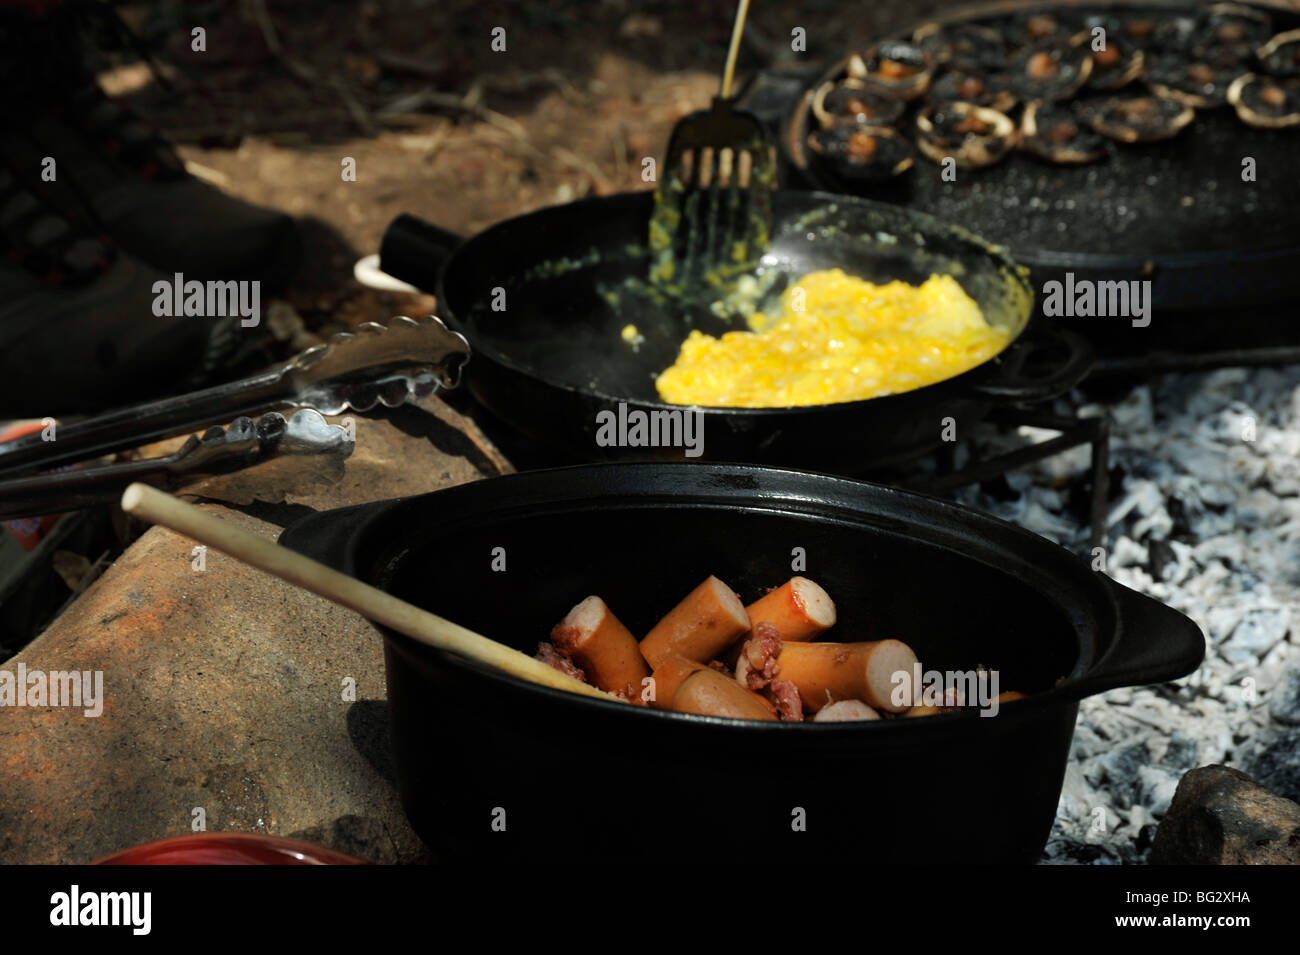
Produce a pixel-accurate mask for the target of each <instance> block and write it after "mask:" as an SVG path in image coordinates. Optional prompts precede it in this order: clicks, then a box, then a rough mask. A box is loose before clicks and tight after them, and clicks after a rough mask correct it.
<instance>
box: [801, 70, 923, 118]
mask: <svg viewBox="0 0 1300 955" xmlns="http://www.w3.org/2000/svg"><path fill="white" fill-rule="evenodd" d="M905 108H906V104H905V103H904V102H903V101H902V100H901V99H898V98H897V97H894V96H890V95H889V94H888V93H884V92H881V91H880V90H878V89H872V88H871V87H869V86H868V85H867V84H866V83H864V82H863V81H862V80H854V79H847V80H840V81H839V82H838V83H835V82H830V83H823V84H822V85H821V86H820V87H819V88H818V90H817V92H816V93H815V94H814V95H813V101H812V111H813V115H815V116H816V117H817V122H819V123H821V125H822V126H823V128H827V129H829V128H830V127H831V126H834V125H835V123H837V122H838V121H840V120H842V119H851V120H853V121H854V122H857V123H863V124H865V125H867V126H888V125H889V124H890V123H892V122H893V121H894V120H896V119H898V117H899V116H901V115H903V110H904V109H905Z"/></svg>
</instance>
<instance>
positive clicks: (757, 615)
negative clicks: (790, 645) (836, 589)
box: [745, 577, 835, 640]
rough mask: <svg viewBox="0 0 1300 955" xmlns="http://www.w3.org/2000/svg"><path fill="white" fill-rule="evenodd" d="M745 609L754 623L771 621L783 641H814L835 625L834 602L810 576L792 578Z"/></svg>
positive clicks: (752, 623) (755, 624)
mask: <svg viewBox="0 0 1300 955" xmlns="http://www.w3.org/2000/svg"><path fill="white" fill-rule="evenodd" d="M745 612H746V613H747V614H749V622H750V624H751V625H752V626H754V627H757V626H758V625H759V624H760V623H770V624H771V625H772V626H774V627H776V632H777V634H779V635H780V637H781V639H782V640H811V639H812V638H813V637H815V636H817V635H818V634H819V633H822V632H823V631H825V630H827V629H829V628H830V627H833V626H835V602H834V601H833V600H831V598H830V594H828V593H826V591H825V590H823V589H822V588H821V587H819V586H818V585H817V584H815V583H813V582H812V581H811V580H809V579H808V578H807V577H791V578H790V579H789V580H787V581H786V582H785V583H784V584H782V585H781V586H780V587H777V588H776V589H775V590H773V591H771V592H770V593H768V594H767V595H766V596H763V597H760V598H759V599H758V600H755V601H754V602H753V603H752V604H750V605H749V606H748V607H746V608H745Z"/></svg>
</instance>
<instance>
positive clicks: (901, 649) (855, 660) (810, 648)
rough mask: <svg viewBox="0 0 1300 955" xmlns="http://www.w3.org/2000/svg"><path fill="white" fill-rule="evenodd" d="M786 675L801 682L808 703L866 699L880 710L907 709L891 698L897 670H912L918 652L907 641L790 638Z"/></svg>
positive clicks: (783, 660) (784, 656)
mask: <svg viewBox="0 0 1300 955" xmlns="http://www.w3.org/2000/svg"><path fill="white" fill-rule="evenodd" d="M777 662H778V663H780V665H781V679H783V680H790V681H792V682H793V683H794V684H795V685H796V686H797V687H799V693H800V695H801V696H802V697H803V699H804V705H805V706H807V707H808V709H810V710H819V709H821V708H822V707H823V706H825V705H826V704H828V703H833V702H835V701H836V700H862V701H863V702H865V703H866V704H867V705H868V706H871V707H872V708H873V709H876V710H883V711H886V712H889V713H897V712H900V711H902V710H905V709H907V707H906V706H899V705H897V704H895V703H894V702H893V700H892V699H891V697H892V695H893V688H894V675H895V674H896V673H899V672H906V673H909V674H910V673H911V672H912V669H913V667H915V666H916V663H917V659H916V654H915V653H913V652H912V648H911V647H909V646H908V645H907V644H905V643H903V642H902V641H901V640H877V641H875V642H872V643H801V642H797V641H784V642H783V643H782V646H781V656H780V657H778V658H777Z"/></svg>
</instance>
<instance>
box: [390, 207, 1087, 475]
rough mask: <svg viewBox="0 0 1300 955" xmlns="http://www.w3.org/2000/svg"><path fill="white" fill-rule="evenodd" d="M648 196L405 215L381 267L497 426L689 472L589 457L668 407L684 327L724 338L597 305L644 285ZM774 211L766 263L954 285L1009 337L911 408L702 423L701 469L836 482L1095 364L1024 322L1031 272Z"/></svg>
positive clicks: (735, 415)
mask: <svg viewBox="0 0 1300 955" xmlns="http://www.w3.org/2000/svg"><path fill="white" fill-rule="evenodd" d="M652 198H653V197H652V194H651V193H649V192H638V193H626V194H623V195H617V196H611V197H607V198H597V199H585V200H582V201H580V202H575V203H571V204H568V205H563V206H556V207H553V208H549V209H543V210H541V211H540V212H534V213H532V214H530V215H526V216H522V217H520V218H517V219H511V220H508V221H506V222H502V223H500V224H498V225H496V226H493V227H492V228H490V229H488V230H486V231H485V232H482V233H480V234H479V235H477V236H475V237H473V238H471V239H469V240H467V241H464V242H461V241H460V240H459V239H458V237H456V236H453V235H451V234H449V233H447V232H445V231H444V230H441V229H438V228H437V227H435V226H431V225H429V224H427V223H423V222H420V221H419V220H416V219H414V218H412V217H410V216H402V217H400V218H399V219H398V220H396V221H395V222H394V223H393V224H392V225H391V226H390V227H389V229H388V232H387V233H386V235H385V237H384V243H383V246H382V248H381V252H380V257H381V264H382V267H383V269H384V270H385V271H386V272H389V273H390V274H392V275H396V276H398V277H400V278H402V279H405V280H406V281H408V282H411V283H412V284H415V285H418V286H420V287H423V288H427V289H431V290H435V291H436V293H437V295H438V300H439V302H438V304H439V311H440V313H441V317H442V318H443V319H444V320H445V321H447V322H448V324H449V325H451V326H452V327H453V328H456V329H457V330H458V331H460V332H462V333H463V334H464V335H465V336H466V337H467V338H468V339H469V342H470V345H471V347H472V348H473V350H474V358H473V360H472V362H471V363H470V365H469V367H468V369H467V380H468V383H469V386H470V388H471V390H472V391H473V393H474V395H475V397H477V398H478V399H479V400H480V401H481V402H482V403H483V404H484V405H486V406H487V407H488V408H489V409H490V410H491V411H492V412H494V413H495V414H496V415H497V416H498V417H500V418H502V419H504V420H505V421H508V422H510V423H512V424H514V425H516V426H517V427H519V428H521V429H523V430H524V431H525V432H528V433H530V434H532V435H534V436H538V437H541V438H543V439H546V440H552V441H559V442H562V443H563V444H565V445H568V446H569V447H570V448H571V449H576V450H577V451H578V452H579V453H580V454H582V455H583V456H584V457H587V458H599V457H609V456H635V457H646V456H655V457H664V458H681V457H682V456H683V452H682V450H681V449H666V450H665V449H660V450H658V451H657V452H656V451H654V450H652V449H651V450H648V449H637V448H604V447H600V446H598V445H597V443H596V431H597V417H596V416H597V414H598V413H599V412H600V411H602V410H606V409H609V410H616V409H617V406H618V404H619V403H620V402H626V404H627V405H628V408H629V409H630V410H633V411H637V410H639V411H655V410H667V409H670V408H671V407H672V406H669V405H665V404H663V403H661V402H660V401H659V399H658V396H657V394H656V392H655V388H654V376H655V375H656V374H657V373H658V372H660V371H662V370H663V369H664V368H666V367H667V366H668V365H670V364H672V362H673V360H674V358H675V357H676V354H677V349H678V346H679V345H680V344H681V341H682V340H683V339H684V338H685V337H686V334H687V331H688V330H689V328H690V327H701V328H704V329H705V330H707V331H713V332H717V331H721V330H723V328H724V327H731V326H723V325H721V324H720V321H719V320H718V319H716V318H714V317H713V316H712V315H711V314H710V313H709V312H708V310H707V308H701V307H694V306H690V305H686V304H684V303H681V302H673V303H670V304H669V305H667V306H666V307H656V306H653V305H650V304H646V303H644V302H642V303H641V304H639V305H627V304H624V305H622V306H621V307H615V306H613V305H611V304H610V302H609V301H607V300H606V298H605V297H603V295H602V292H603V291H606V290H609V289H615V290H617V289H618V288H619V287H620V283H622V282H623V281H624V280H625V279H627V278H628V277H631V276H636V277H642V276H644V275H645V274H646V271H647V262H648V257H647V253H646V250H645V236H646V230H647V224H648V220H649V216H650V211H651V203H652ZM773 211H774V216H775V224H774V228H773V239H772V244H771V248H770V251H769V254H768V256H767V257H766V258H765V260H764V263H765V266H766V267H769V268H774V269H778V270H780V271H781V272H782V273H783V274H784V275H785V277H787V278H789V279H797V278H798V277H799V276H801V275H803V274H804V273H807V272H810V271H813V270H815V269H823V268H832V267H834V268H842V269H844V270H845V271H846V272H848V273H850V274H852V275H856V276H859V277H861V278H864V279H867V280H872V281H888V280H891V279H903V280H906V281H909V282H914V283H915V282H921V281H924V280H925V279H926V278H928V277H929V276H930V275H931V274H932V273H947V274H952V275H954V276H956V277H957V279H958V281H960V282H961V284H962V286H963V288H965V290H966V292H967V293H968V294H969V295H970V296H971V297H972V298H974V299H975V301H976V302H978V303H979V305H980V307H981V309H982V310H983V312H984V315H985V317H986V318H987V319H988V320H989V321H990V323H992V324H996V325H998V326H1000V327H1004V328H1007V329H1010V330H1011V331H1012V333H1013V334H1014V335H1015V336H1016V338H1015V341H1014V342H1013V343H1012V344H1011V345H1010V346H1009V347H1008V348H1007V349H1005V350H1004V352H1003V353H1002V354H1001V355H999V356H997V357H996V358H994V359H990V360H989V361H987V362H985V363H984V364H982V365H980V366H978V367H977V368H974V369H971V370H970V371H968V372H965V373H963V374H961V375H958V376H956V377H954V378H951V379H948V380H947V381H943V382H939V383H937V384H934V385H930V386H928V387H925V388H919V389H917V390H915V391H910V392H906V393H903V394H897V395H889V396H885V397H881V398H874V399H871V400H868V401H855V402H845V403H841V404H834V405H821V406H815V407H803V408H772V409H744V408H707V409H703V417H704V435H705V440H704V452H703V456H704V457H705V458H707V459H709V460H721V461H727V460H730V461H748V462H760V463H782V464H792V465H797V466H799V467H804V468H815V469H816V468H820V469H826V470H855V471H856V470H865V469H868V468H873V467H879V466H883V465H888V464H892V463H895V462H897V461H901V460H905V459H907V458H910V457H913V456H915V455H917V454H921V453H924V452H925V451H926V450H929V449H931V448H932V447H934V446H935V445H937V444H938V443H939V442H940V440H941V434H942V431H943V428H944V423H943V419H944V418H946V417H949V416H951V417H952V418H953V419H954V421H955V422H956V424H957V427H958V428H959V429H961V428H966V427H968V426H969V425H970V424H972V423H973V422H975V421H976V420H977V419H979V418H981V417H983V416H984V415H985V414H986V413H987V412H988V411H989V409H990V408H991V407H992V406H993V405H995V404H1002V403H1015V402H1028V401H1042V400H1045V399H1048V398H1051V397H1054V396H1055V395H1058V394H1061V393H1062V392H1064V391H1066V390H1068V389H1069V388H1070V387H1072V386H1073V385H1074V384H1075V383H1077V382H1078V381H1079V380H1080V379H1081V378H1082V377H1083V375H1084V374H1085V373H1086V372H1087V370H1088V367H1089V363H1090V360H1091V354H1090V352H1089V351H1088V349H1087V347H1086V346H1085V345H1084V344H1083V343H1082V341H1081V340H1079V339H1077V338H1073V337H1062V336H1061V334H1060V333H1059V332H1057V331H1055V330H1054V329H1052V328H1050V327H1044V326H1042V323H1034V322H1032V321H1031V312H1032V293H1031V292H1030V290H1029V286H1028V284H1027V282H1026V279H1025V277H1024V274H1023V272H1022V271H1021V270H1019V269H1018V268H1017V267H1016V266H1015V265H1014V263H1013V262H1012V261H1011V260H1010V259H1009V258H1008V257H1007V256H1006V255H1005V254H1004V253H1003V252H1001V251H1000V250H998V249H996V248H994V247H992V246H990V245H989V244H987V243H985V242H983V241H982V240H980V239H979V238H977V237H975V236H973V235H971V234H970V233H968V232H966V231H965V230H963V229H959V228H956V227H953V226H948V225H944V224H942V223H940V222H938V221H936V220H934V219H932V218H930V217H928V216H925V215H922V214H919V213H916V212H913V211H910V210H905V209H899V208H894V207H891V206H887V205H882V204H879V203H874V202H869V201H867V200H863V199H857V198H850V197H843V196H831V195H825V194H820V193H800V192H785V191H778V192H777V194H776V196H775V200H774V203H773ZM496 289H501V290H503V293H504V302H505V308H504V310H502V311H497V310H494V309H493V307H492V306H493V299H494V295H495V296H497V301H498V303H499V302H500V294H499V293H496V292H494V290H496ZM624 301H626V299H624ZM629 323H632V324H635V325H636V326H637V328H638V329H639V330H640V332H641V333H642V334H643V335H644V336H645V343H644V344H643V345H641V347H640V348H639V350H636V351H634V350H632V349H631V348H630V347H628V345H627V344H626V343H625V342H624V341H623V340H622V338H621V336H620V332H621V330H622V329H623V328H624V326H626V325H627V324H629ZM1034 326H1038V327H1034Z"/></svg>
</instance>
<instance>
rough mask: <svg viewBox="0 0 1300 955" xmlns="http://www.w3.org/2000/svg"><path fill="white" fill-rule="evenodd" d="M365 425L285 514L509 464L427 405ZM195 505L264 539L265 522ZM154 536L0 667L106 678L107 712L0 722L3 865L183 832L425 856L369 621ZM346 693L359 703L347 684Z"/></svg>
mask: <svg viewBox="0 0 1300 955" xmlns="http://www.w3.org/2000/svg"><path fill="white" fill-rule="evenodd" d="M422 408H423V411H421V412H417V411H415V410H414V409H409V408H408V409H403V410H402V412H401V413H400V414H399V415H397V416H395V417H390V418H388V419H386V420H370V419H365V418H360V417H358V418H357V450H356V452H355V453H354V455H353V458H352V459H350V460H349V462H348V467H347V473H346V474H345V476H344V479H343V481H342V482H340V483H339V484H337V485H334V486H332V487H330V488H326V489H324V490H321V491H316V492H312V493H311V494H307V495H301V496H296V495H293V494H290V495H289V497H288V500H289V503H290V504H291V505H293V507H291V508H290V509H289V510H288V512H287V513H288V514H290V515H292V514H293V513H297V512H298V510H299V509H300V508H302V507H312V508H314V509H323V508H327V507H337V506H343V505H345V504H355V503H361V502H364V501H367V500H382V499H385V498H390V497H396V496H401V495H405V494H413V493H420V492H422V491H428V490H433V489H436V488H439V487H445V486H450V485H453V484H459V483H463V482H465V481H469V480H474V479H477V478H479V477H481V476H483V475H485V474H492V473H496V472H497V471H500V470H507V469H508V467H509V466H508V465H507V464H506V463H505V462H504V461H503V460H502V459H501V458H500V456H499V454H497V452H496V451H495V449H493V448H492V447H491V445H490V444H488V443H487V442H486V440H485V439H483V438H482V436H481V435H480V434H479V433H478V432H477V431H476V429H474V427H473V426H472V425H471V424H470V423H468V422H467V421H466V420H465V419H463V418H461V417H460V416H459V415H457V414H456V413H455V412H454V411H452V410H451V409H449V408H447V407H446V406H445V405H443V404H442V403H441V402H438V401H437V400H436V399H433V400H428V401H425V402H423V403H422ZM202 506H203V507H205V508H207V509H209V510H213V511H216V512H217V513H219V514H220V516H221V517H223V518H224V519H226V520H229V521H231V522H233V523H235V524H237V525H238V526H240V527H243V528H245V529H248V530H251V531H253V532H254V533H257V534H260V535H262V536H264V537H267V538H275V537H277V536H278V534H279V532H280V530H281V528H280V527H279V526H277V524H276V523H272V522H271V521H268V520H262V519H259V518H257V517H253V516H251V515H250V514H246V513H241V512H240V511H238V510H234V509H230V508H227V507H224V506H221V505H218V504H215V503H205V504H203V505H202ZM192 548H193V543H192V542H191V541H188V540H186V539H183V538H181V537H179V536H178V535H176V534H173V533H172V532H171V531H168V530H165V529H163V528H157V527H155V528H150V529H149V530H148V531H147V532H145V533H144V535H143V536H142V537H140V538H139V539H138V540H137V541H135V543H134V544H132V545H131V547H130V548H128V549H127V551H126V552H125V553H124V554H123V555H122V556H121V557H120V558H119V559H118V560H117V561H116V563H115V564H114V565H113V566H112V567H111V568H110V569H109V570H108V571H107V572H106V573H105V574H104V575H103V576H102V577H101V578H100V579H99V580H98V581H97V582H96V583H95V584H94V585H93V586H92V587H90V589H89V590H87V592H86V593H84V594H83V595H82V596H81V597H80V598H79V599H78V600H77V601H75V602H74V603H73V604H72V605H71V607H70V608H69V609H68V610H67V611H65V612H64V613H63V615H62V616H60V617H59V618H58V619H57V620H56V621H55V622H54V623H53V624H52V625H51V626H50V627H49V628H48V629H47V630H46V632H45V633H44V634H42V635H41V636H40V637H38V638H37V639H36V640H35V641H34V642H33V643H31V644H30V645H29V646H28V647H26V648H25V649H24V650H23V651H22V652H21V653H19V654H18V655H17V656H15V657H14V658H13V659H11V660H9V661H7V662H6V663H4V664H2V665H0V670H3V671H7V672H9V673H12V674H15V676H16V675H17V673H18V670H19V666H20V665H22V666H25V667H26V669H27V671H28V672H29V673H30V672H31V671H34V670H41V671H44V672H48V671H50V670H63V671H70V670H80V671H99V672H102V674H103V697H104V699H103V707H102V713H101V714H100V715H98V716H87V715H85V714H84V712H83V709H82V708H73V707H62V706H61V707H53V706H35V707H29V706H22V707H3V708H0V764H2V765H3V769H4V775H3V777H0V859H2V860H3V861H5V862H43V863H62V862H73V863H77V862H89V861H93V860H94V859H97V858H99V857H102V856H104V855H107V854H109V853H112V852H116V851H118V850H121V849H124V848H127V847H129V846H132V845H136V844H139V843H142V842H148V841H151V840H154V839H160V838H164V837H168V836H175V835H182V834H185V833H188V832H191V831H193V828H192V827H193V826H194V820H195V818H196V816H197V815H198V813H197V812H196V810H202V815H203V816H204V817H205V820H206V828H207V830H208V831H240V832H267V833H273V834H277V835H297V836H300V837H306V838H308V839H310V840H312V841H315V842H318V843H321V844H325V845H330V846H332V847H337V848H340V849H342V850H344V851H348V852H352V853H354V854H358V855H361V856H363V857H367V858H370V859H373V860H375V861H385V862H392V861H418V860H420V859H423V858H424V857H425V850H424V849H423V847H422V846H421V844H420V841H419V839H418V838H417V837H416V835H415V833H414V832H413V831H412V830H411V828H410V826H409V825H408V824H407V822H406V819H405V817H404V816H403V814H402V811H401V807H400V805H399V802H398V798H397V794H396V791H395V789H394V785H393V782H392V777H391V767H390V757H389V749H388V727H387V718H386V704H385V702H384V700H385V688H384V666H383V647H382V642H381V639H380V637H379V636H378V634H377V632H376V631H375V630H374V628H373V627H371V626H370V625H369V624H368V623H367V622H366V621H365V620H363V619H362V618H360V617H359V616H357V615H356V614H354V613H351V612H350V611H346V610H342V609H339V608H337V607H334V606H333V605H331V604H329V603H328V602H326V601H324V600H322V599H320V598H318V597H315V596H313V595H311V594H308V593H306V592H303V591H300V590H297V589H295V588H293V587H290V586H288V585H286V584H283V583H280V582H279V581H278V580H275V579H273V578H270V577H268V576H266V575H264V574H262V573H261V572H259V571H255V570H251V569H249V568H247V567H245V566H243V565H242V564H239V563H238V562H236V561H233V560H231V559H230V558H227V557H225V556H224V555H222V554H219V553H216V552H212V551H209V552H208V553H207V554H206V566H205V568H204V569H203V570H196V569H195V568H194V566H193V559H194V558H193V556H192ZM349 681H351V682H352V683H353V684H354V685H355V702H353V701H348V700H345V699H344V688H345V686H346V685H348V682H349Z"/></svg>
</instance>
